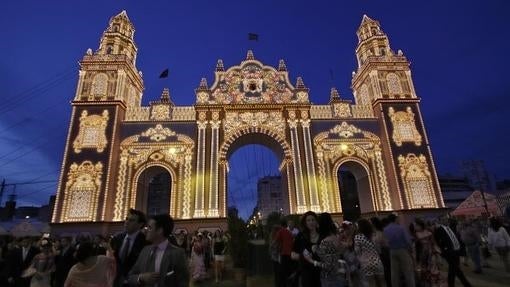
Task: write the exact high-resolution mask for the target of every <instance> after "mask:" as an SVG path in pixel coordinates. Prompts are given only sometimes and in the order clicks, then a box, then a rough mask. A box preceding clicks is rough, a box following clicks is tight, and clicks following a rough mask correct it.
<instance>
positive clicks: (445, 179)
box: [439, 175, 475, 209]
mask: <svg viewBox="0 0 510 287" xmlns="http://www.w3.org/2000/svg"><path fill="white" fill-rule="evenodd" d="M439 185H440V186H441V192H442V193H443V200H444V204H445V206H446V207H447V208H451V209H455V208H457V206H459V204H461V203H462V202H463V201H464V200H466V199H467V198H468V197H469V196H470V195H471V194H472V193H473V191H474V190H475V189H474V188H473V187H472V186H471V185H470V183H469V181H468V179H467V178H465V177H458V176H452V175H444V176H439Z"/></svg>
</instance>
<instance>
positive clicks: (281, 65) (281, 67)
mask: <svg viewBox="0 0 510 287" xmlns="http://www.w3.org/2000/svg"><path fill="white" fill-rule="evenodd" d="M278 71H280V72H282V71H287V65H285V61H284V60H283V59H280V61H279V62H278Z"/></svg>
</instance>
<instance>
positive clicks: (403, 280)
mask: <svg viewBox="0 0 510 287" xmlns="http://www.w3.org/2000/svg"><path fill="white" fill-rule="evenodd" d="M400 221H401V220H400V218H399V217H397V216H396V215H394V214H390V215H388V216H387V217H384V218H377V217H373V218H371V219H370V220H368V219H364V218H362V219H359V220H358V221H357V222H356V223H352V222H349V221H344V222H342V224H340V225H339V224H337V223H335V222H334V221H333V219H332V217H331V215H330V214H328V213H322V214H316V213H314V212H312V211H309V212H306V213H305V214H304V215H303V216H302V217H301V222H300V223H301V224H300V225H301V226H300V228H299V229H297V228H295V227H293V222H288V221H286V220H282V222H281V223H280V224H279V225H275V226H273V227H272V229H271V235H270V245H269V250H270V256H271V260H272V262H273V268H274V282H275V286H277V287H283V286H296V287H297V286H301V287H307V286H314V287H315V286H318V287H320V286H322V287H330V286H361V287H365V286H378V287H379V286H397V287H401V286H407V287H414V286H446V285H447V286H454V285H455V279H456V278H458V279H459V280H460V282H461V283H462V284H463V286H472V285H471V283H470V282H469V280H468V279H467V278H466V276H465V275H464V273H463V271H462V270H461V258H463V262H462V263H464V265H467V264H468V261H472V263H471V264H472V265H473V270H472V271H473V272H474V273H482V272H483V269H482V267H490V266H489V265H488V262H487V258H488V257H489V256H491V254H494V253H496V254H498V256H499V258H500V260H501V261H502V262H503V266H504V268H505V271H506V272H509V273H510V268H509V261H508V260H509V258H508V257H509V251H510V236H509V235H508V231H507V230H508V224H507V223H505V225H504V224H503V221H502V219H499V218H490V219H489V220H486V219H471V220H462V221H457V220H455V219H453V218H446V217H445V218H440V219H437V220H428V221H426V220H423V219H421V218H415V219H414V220H413V222H410V223H409V224H406V225H405V226H404V224H403V223H401V222H400ZM442 264H445V266H447V274H445V275H443V273H441V272H440V271H441V269H440V268H441V265H442Z"/></svg>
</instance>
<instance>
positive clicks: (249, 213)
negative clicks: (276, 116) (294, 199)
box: [226, 133, 290, 224]
mask: <svg viewBox="0 0 510 287" xmlns="http://www.w3.org/2000/svg"><path fill="white" fill-rule="evenodd" d="M284 158H285V155H284V150H283V148H282V146H281V144H280V143H279V142H278V141H277V140H275V139H273V138H272V137H270V136H268V135H265V134H262V133H250V134H246V135H243V136H241V137H239V138H237V139H235V140H234V142H233V143H232V144H231V145H230V146H229V148H228V151H227V153H226V159H227V161H228V167H229V169H228V173H227V175H226V176H227V180H226V183H227V184H226V193H227V194H226V197H227V206H228V207H229V209H230V208H232V207H235V208H236V209H237V210H238V214H239V216H240V217H241V218H243V219H245V220H247V222H248V223H250V222H253V224H257V221H261V222H263V221H264V220H265V219H266V218H267V216H268V215H269V214H271V213H274V212H277V213H282V214H288V213H289V211H290V204H289V192H288V185H287V173H286V172H284V171H283V170H282V172H280V171H279V166H280V164H281V162H282V161H283V159H284Z"/></svg>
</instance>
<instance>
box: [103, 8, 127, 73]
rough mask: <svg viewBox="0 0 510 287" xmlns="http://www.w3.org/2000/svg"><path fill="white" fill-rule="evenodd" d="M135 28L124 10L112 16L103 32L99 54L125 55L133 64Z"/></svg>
mask: <svg viewBox="0 0 510 287" xmlns="http://www.w3.org/2000/svg"><path fill="white" fill-rule="evenodd" d="M134 34H135V28H134V26H133V24H132V23H131V21H130V20H129V17H128V16H127V13H126V10H123V11H122V12H120V13H119V14H117V15H115V16H113V17H112V18H111V19H110V22H109V24H108V27H107V28H106V30H105V31H104V32H103V36H102V37H101V41H100V43H99V49H98V51H97V53H98V54H100V55H126V56H127V57H128V58H129V59H131V60H133V65H135V60H136V52H137V48H136V45H135V42H134V40H133V39H134Z"/></svg>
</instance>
